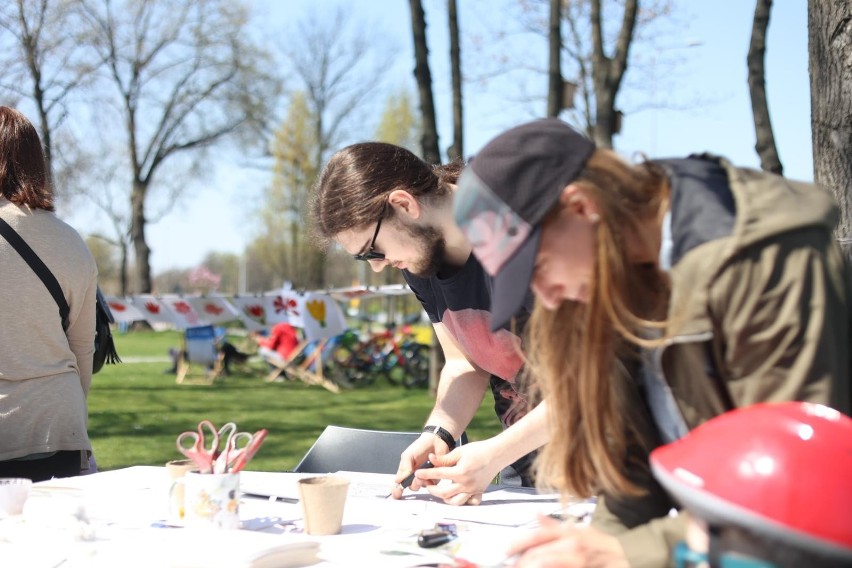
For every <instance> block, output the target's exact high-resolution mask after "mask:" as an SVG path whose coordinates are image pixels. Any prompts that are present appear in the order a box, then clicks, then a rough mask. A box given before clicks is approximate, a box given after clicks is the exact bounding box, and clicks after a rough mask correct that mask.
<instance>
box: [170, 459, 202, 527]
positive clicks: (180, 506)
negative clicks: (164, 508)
mask: <svg viewBox="0 0 852 568" xmlns="http://www.w3.org/2000/svg"><path fill="white" fill-rule="evenodd" d="M197 469H198V464H196V463H195V462H194V461H193V460H188V459H186V460H171V461H167V462H166V471H168V473H169V479H171V480H172V486H171V489H170V490H169V519H170V520H172V521H177V522H182V521H183V517H184V512H185V509H184V494H185V493H186V491H185V488H184V484H183V483H174V482H175V481H176V480H178V479H180V478H182V477H183V476H184V475H186V474H187V473H189V472H190V471H195V470H197Z"/></svg>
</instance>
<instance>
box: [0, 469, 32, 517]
mask: <svg viewBox="0 0 852 568" xmlns="http://www.w3.org/2000/svg"><path fill="white" fill-rule="evenodd" d="M32 486H33V482H32V480H30V479H27V478H24V477H3V478H0V517H11V516H12V515H20V514H21V513H23V512H24V503H26V502H27V497H29V496H30V488H31V487H32Z"/></svg>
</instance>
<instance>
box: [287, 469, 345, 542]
mask: <svg viewBox="0 0 852 568" xmlns="http://www.w3.org/2000/svg"><path fill="white" fill-rule="evenodd" d="M348 489H349V480H347V479H344V478H342V477H335V476H324V477H308V478H305V479H300V480H299V500H300V501H301V503H302V514H303V516H304V522H305V532H306V533H308V534H310V535H315V536H322V535H329V534H337V533H339V532H340V525H341V523H342V522H343V509H344V506H345V505H346V492H347V491H348Z"/></svg>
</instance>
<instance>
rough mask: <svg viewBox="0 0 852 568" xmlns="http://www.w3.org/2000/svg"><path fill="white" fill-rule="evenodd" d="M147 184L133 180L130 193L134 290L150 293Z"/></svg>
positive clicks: (139, 292)
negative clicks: (134, 267) (146, 231)
mask: <svg viewBox="0 0 852 568" xmlns="http://www.w3.org/2000/svg"><path fill="white" fill-rule="evenodd" d="M147 191H148V187H147V185H146V184H145V183H144V182H142V181H139V180H136V181H134V182H133V191H132V192H131V194H130V208H131V211H130V218H131V220H130V238H131V240H132V241H133V252H134V253H135V256H136V282H135V288H136V289H135V290H134V292H135V293H137V294H148V293H150V292H151V262H150V261H151V249H150V248H148V243H147V242H146V241H145V194H146V193H147Z"/></svg>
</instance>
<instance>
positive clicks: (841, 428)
mask: <svg viewBox="0 0 852 568" xmlns="http://www.w3.org/2000/svg"><path fill="white" fill-rule="evenodd" d="M651 468H652V470H653V472H654V475H655V476H656V478H657V480H658V481H659V482H660V483H661V484H662V485H663V487H665V488H666V489H667V490H668V491H669V492H670V493H671V494H672V495H673V496H674V497H675V499H677V500H678V501H679V502H680V503H682V504H683V505H684V506H685V507H686V508H687V509H689V510H690V511H692V512H693V513H695V514H696V515H697V516H699V517H701V518H702V519H704V520H706V521H707V522H708V523H709V524H711V525H713V524H715V525H720V526H731V525H733V526H739V527H744V528H746V529H749V530H751V531H753V532H755V533H757V534H763V535H767V536H770V537H774V538H776V539H777V540H780V541H783V542H788V543H790V544H792V545H794V546H796V547H798V548H802V549H805V550H812V551H815V552H817V553H821V554H828V555H831V556H839V557H841V558H844V559H847V558H848V559H850V560H852V419H850V418H849V417H847V416H845V415H843V414H841V413H840V412H838V411H836V410H834V409H831V408H828V407H827V406H822V405H819V404H811V403H806V402H784V403H775V404H757V405H754V406H750V407H748V408H742V409H738V410H734V411H731V412H728V413H726V414H723V415H721V416H718V417H716V418H714V419H713V420H710V421H708V422H707V423H705V424H703V425H701V426H699V427H698V428H696V429H695V430H693V431H692V432H690V433H689V435H687V436H685V437H684V438H682V439H680V440H678V441H676V442H674V443H672V444H669V445H667V446H663V447H660V448H657V449H656V450H654V451H653V452H652V453H651Z"/></svg>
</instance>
